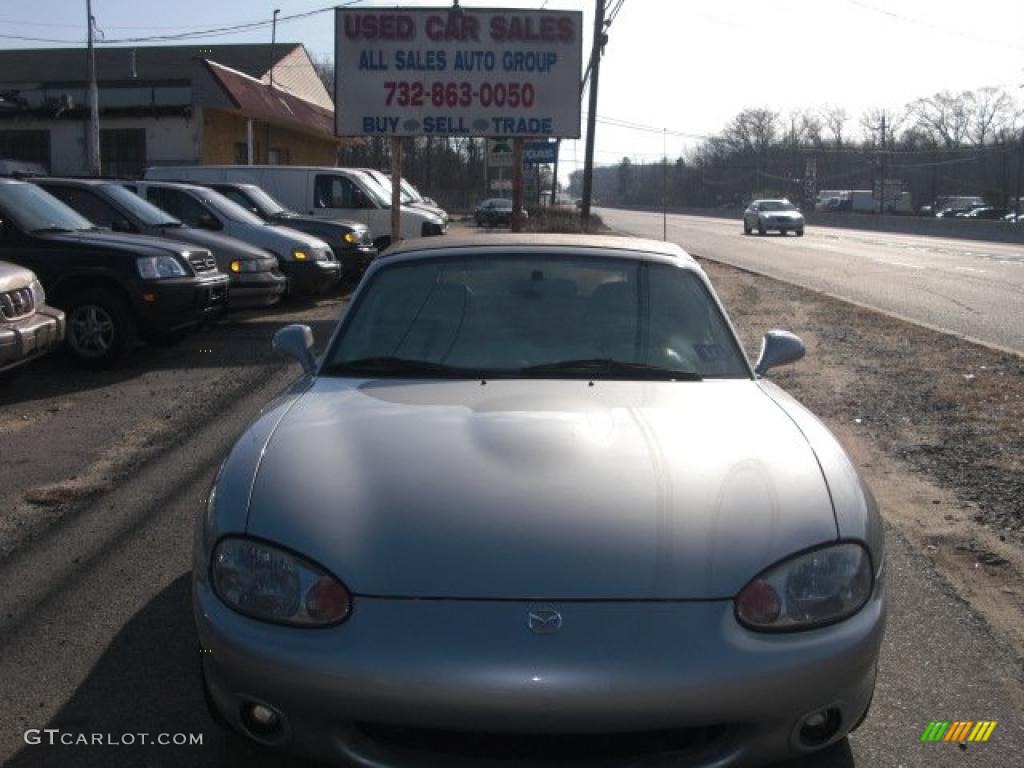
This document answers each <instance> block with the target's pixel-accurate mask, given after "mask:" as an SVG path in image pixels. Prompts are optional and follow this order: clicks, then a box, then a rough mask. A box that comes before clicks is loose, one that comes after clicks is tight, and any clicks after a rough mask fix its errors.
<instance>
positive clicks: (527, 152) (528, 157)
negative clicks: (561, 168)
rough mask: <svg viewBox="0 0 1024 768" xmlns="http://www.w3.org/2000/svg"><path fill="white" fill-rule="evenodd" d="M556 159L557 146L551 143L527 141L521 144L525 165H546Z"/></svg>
mask: <svg viewBox="0 0 1024 768" xmlns="http://www.w3.org/2000/svg"><path fill="white" fill-rule="evenodd" d="M557 157H558V144H557V143H555V142H553V141H528V142H526V143H525V144H523V162H524V163H525V164H526V165H546V164H549V163H553V162H555V159H556V158H557Z"/></svg>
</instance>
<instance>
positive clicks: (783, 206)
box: [761, 200, 796, 211]
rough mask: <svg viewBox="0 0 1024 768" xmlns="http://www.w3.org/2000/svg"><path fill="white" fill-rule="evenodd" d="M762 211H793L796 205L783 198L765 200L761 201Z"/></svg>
mask: <svg viewBox="0 0 1024 768" xmlns="http://www.w3.org/2000/svg"><path fill="white" fill-rule="evenodd" d="M761 210H762V211H795V210H796V206H795V205H793V204H792V203H789V202H786V201H784V200H765V201H763V202H762V203H761Z"/></svg>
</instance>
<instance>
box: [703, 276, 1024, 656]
mask: <svg viewBox="0 0 1024 768" xmlns="http://www.w3.org/2000/svg"><path fill="white" fill-rule="evenodd" d="M701 265H702V266H703V267H704V269H705V271H706V272H707V274H708V276H709V277H710V278H711V281H712V283H713V284H714V286H715V288H716V290H717V291H718V293H719V296H720V297H721V299H722V302H723V303H724V304H725V306H726V308H727V310H728V311H729V313H730V316H731V317H732V320H733V322H734V324H735V325H736V327H737V330H738V332H739V334H740V336H741V338H742V340H743V343H744V345H745V347H746V348H747V351H748V353H749V354H750V356H751V359H756V357H757V353H758V350H759V348H760V343H761V341H760V340H761V335H762V333H763V332H764V331H766V330H769V329H772V328H784V329H785V330H789V331H792V332H794V333H796V334H798V335H799V336H800V337H801V338H802V339H803V340H804V343H805V344H806V346H807V356H806V358H804V360H802V361H800V362H799V363H797V364H796V365H793V366H791V367H788V368H781V369H778V370H776V371H772V372H771V373H770V374H769V376H770V377H771V378H772V379H773V380H775V381H776V382H777V383H778V384H779V385H780V386H783V387H785V388H786V389H787V390H788V391H789V392H790V393H792V394H793V395H794V396H795V397H797V398H798V399H800V400H801V401H802V402H803V403H804V404H805V405H807V406H808V407H809V408H811V410H813V411H814V412H815V413H816V414H817V415H818V416H819V417H820V418H822V419H823V420H824V421H825V422H826V423H827V424H828V426H829V427H830V428H831V429H832V431H833V432H834V433H835V434H836V435H837V436H838V437H839V439H840V440H841V441H842V442H843V444H844V445H845V446H846V447H847V450H848V451H849V452H850V453H851V455H852V456H853V458H854V460H855V461H856V463H857V464H858V466H859V467H860V468H861V470H862V471H863V473H864V475H865V477H866V479H867V481H868V483H869V484H870V485H871V487H872V489H873V490H874V492H875V494H876V496H877V497H878V501H879V504H880V505H881V507H882V510H883V513H884V516H885V518H886V519H887V520H888V521H889V522H890V523H891V524H893V525H894V526H895V527H896V528H897V529H898V530H899V532H900V533H901V534H902V535H904V536H905V537H906V538H907V539H908V541H909V542H910V543H911V545H912V546H914V547H916V548H918V549H919V550H920V551H922V552H924V553H925V554H926V555H927V556H928V557H929V558H930V559H931V560H932V561H933V562H935V564H936V565H937V566H938V567H939V569H940V571H942V572H943V573H944V574H945V575H946V577H947V578H948V579H949V580H950V582H951V583H952V585H953V586H954V588H955V589H956V591H957V592H958V593H959V595H960V596H961V597H962V598H963V599H965V600H967V601H969V602H970V603H971V604H972V605H973V606H975V608H977V609H978V610H979V611H981V612H982V613H983V614H984V615H985V617H986V618H987V619H988V620H989V622H990V623H991V624H992V626H993V627H995V629H996V630H997V631H998V632H999V633H1000V634H1002V635H1003V636H1004V637H1005V638H1006V639H1007V640H1008V641H1009V642H1010V643H1011V644H1012V645H1013V646H1014V648H1015V649H1016V650H1017V652H1018V653H1019V654H1021V655H1024V548H1022V544H1024V359H1022V358H1020V357H1016V356H1013V355H1008V354H1003V353H1000V352H996V351H992V350H990V349H987V348H985V347H981V346H978V345H975V344H971V343H969V342H966V341H961V340H959V339H956V338H954V337H952V336H947V335H944V334H941V333H937V332H934V331H930V330H927V329H925V328H921V327H919V326H916V325H912V324H909V323H905V322H902V321H899V320H896V319H892V318H890V317H888V316H886V315H882V314H879V313H876V312H872V311H870V310H867V309H863V308H860V307H858V306H855V305H852V304H848V303H846V302H843V301H839V300H836V299H832V298H829V297H827V296H823V295H821V294H818V293H815V292H813V291H809V290H806V289H803V288H799V287H797V286H793V285H790V284H788V283H784V282H781V281H777V280H772V279H770V278H766V277H763V276H760V275H755V274H752V273H749V272H745V271H743V270H739V269H735V268H732V267H727V266H724V265H721V264H718V263H715V262H711V261H706V260H702V261H701Z"/></svg>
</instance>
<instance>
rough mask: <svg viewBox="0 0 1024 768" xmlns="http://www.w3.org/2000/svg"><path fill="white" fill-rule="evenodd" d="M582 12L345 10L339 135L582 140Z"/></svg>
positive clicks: (338, 54) (338, 53) (339, 23)
mask: <svg viewBox="0 0 1024 768" xmlns="http://www.w3.org/2000/svg"><path fill="white" fill-rule="evenodd" d="M582 56H583V14H582V13H580V12H579V11H529V10H515V9H507V10H494V9H490V10H482V9H481V10H473V9H465V8H464V9H457V10H452V9H451V8H417V9H408V8H387V9H385V8H374V9H366V10H349V9H338V10H337V12H336V16H335V58H334V61H335V86H336V87H335V94H336V96H335V103H336V105H337V106H336V109H335V118H334V119H335V133H337V134H338V135H339V136H366V135H375V136H557V137H562V138H579V137H580V97H579V89H580V65H581V60H582Z"/></svg>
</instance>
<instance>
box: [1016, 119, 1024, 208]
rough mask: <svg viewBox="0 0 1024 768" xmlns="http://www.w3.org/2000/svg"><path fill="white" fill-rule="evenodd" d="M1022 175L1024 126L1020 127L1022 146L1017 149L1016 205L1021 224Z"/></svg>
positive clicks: (1023, 171)
mask: <svg viewBox="0 0 1024 768" xmlns="http://www.w3.org/2000/svg"><path fill="white" fill-rule="evenodd" d="M1021 176H1024V128H1021V129H1020V148H1019V149H1018V150H1017V204H1016V206H1014V207H1015V209H1016V212H1017V223H1018V224H1020V223H1021V221H1020V212H1021V202H1020V195H1021Z"/></svg>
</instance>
